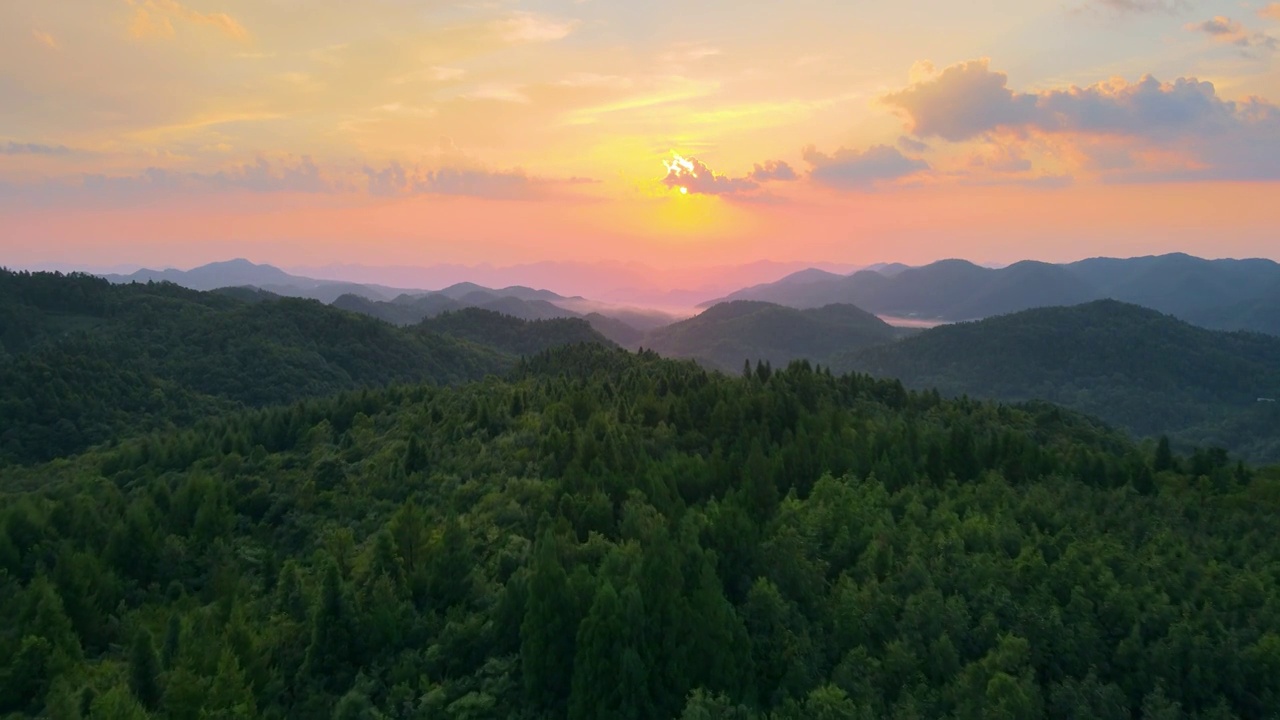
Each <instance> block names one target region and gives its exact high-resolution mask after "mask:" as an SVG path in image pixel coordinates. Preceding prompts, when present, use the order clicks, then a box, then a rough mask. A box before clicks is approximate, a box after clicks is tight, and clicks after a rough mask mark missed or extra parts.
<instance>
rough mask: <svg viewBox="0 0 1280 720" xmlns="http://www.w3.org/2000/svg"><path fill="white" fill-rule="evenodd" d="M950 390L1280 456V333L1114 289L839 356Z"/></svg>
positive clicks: (1255, 456) (1250, 454)
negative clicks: (1121, 295)
mask: <svg viewBox="0 0 1280 720" xmlns="http://www.w3.org/2000/svg"><path fill="white" fill-rule="evenodd" d="M833 365H834V367H836V368H837V369H841V370H857V371H861V372H868V373H872V374H875V375H879V376H883V377H894V378H898V379H900V380H902V382H903V383H904V384H906V385H907V386H908V387H913V388H917V389H932V388H936V389H938V390H939V391H941V392H942V393H943V394H944V395H957V396H958V395H965V394H967V395H970V396H974V397H984V398H997V399H1001V400H1029V399H1040V400H1047V401H1050V402H1054V403H1058V404H1061V405H1064V406H1066V407H1069V408H1073V409H1075V410H1079V411H1081V412H1086V413H1089V414H1091V415H1096V416H1097V417H1100V418H1102V419H1104V420H1106V421H1108V422H1110V423H1113V424H1115V425H1117V426H1119V427H1121V428H1124V429H1126V430H1128V431H1130V432H1132V433H1133V434H1134V435H1136V436H1138V437H1148V436H1159V435H1161V434H1167V435H1168V436H1170V437H1171V438H1172V439H1173V440H1174V443H1175V446H1180V447H1183V448H1190V447H1193V446H1217V447H1223V448H1226V449H1228V450H1230V451H1232V452H1233V453H1235V454H1237V455H1240V456H1242V457H1244V458H1246V459H1251V460H1254V461H1257V462H1269V463H1274V462H1280V403H1275V402H1258V398H1273V399H1280V337H1275V336H1272V335H1265V334H1261V333H1248V332H1231V333H1229V332H1221V331H1212V330H1205V329H1204V328H1199V327H1195V326H1193V325H1190V324H1187V323H1185V322H1182V321H1180V320H1177V319H1176V318H1173V317H1170V316H1168V315H1162V314H1160V313H1158V312H1156V311H1154V310H1148V309H1146V308H1142V307H1138V306H1136V305H1129V304H1126V303H1120V302H1116V301H1110V300H1102V301H1097V302H1092V303H1086V304H1083V305H1077V306H1074V307H1055V308H1040V309H1036V310H1027V311H1024V312H1020V313H1014V314H1012V315H1005V316H1001V317H995V318H989V319H987V320H982V321H978V322H973V323H959V324H955V325H946V326H941V327H937V328H933V329H931V330H928V331H926V332H923V333H920V334H919V335H917V336H915V337H912V338H908V339H906V340H903V341H901V342H898V343H894V344H890V345H882V346H879V347H873V348H870V349H866V350H863V351H859V352H852V353H848V354H845V355H844V356H842V357H840V358H837V359H835V360H834V361H833Z"/></svg>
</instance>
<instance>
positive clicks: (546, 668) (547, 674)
mask: <svg viewBox="0 0 1280 720" xmlns="http://www.w3.org/2000/svg"><path fill="white" fill-rule="evenodd" d="M574 613H575V602H574V599H573V597H572V595H571V594H570V593H569V577H568V575H567V574H566V573H565V571H564V566H563V565H562V564H561V562H560V554H559V543H558V542H557V540H556V536H555V534H554V533H553V532H552V530H551V529H550V528H547V529H545V530H544V531H543V533H542V536H541V537H540V538H539V539H538V542H537V544H536V545H535V547H534V551H533V570H532V575H531V576H530V578H529V596H528V602H527V606H526V610H525V616H524V622H523V623H522V624H521V625H520V663H521V666H522V667H523V669H524V686H525V692H526V694H527V696H528V698H529V700H530V702H532V703H533V704H534V706H535V707H536V708H537V709H539V710H540V711H542V712H545V713H548V714H550V715H552V716H558V717H563V716H564V713H565V700H566V698H568V697H569V692H570V689H571V686H572V678H573V659H574V645H575V640H576V635H577V625H578V623H577V618H576V617H575V616H574Z"/></svg>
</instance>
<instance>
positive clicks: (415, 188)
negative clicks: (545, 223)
mask: <svg viewBox="0 0 1280 720" xmlns="http://www.w3.org/2000/svg"><path fill="white" fill-rule="evenodd" d="M363 173H364V176H365V189H366V191H367V192H368V193H369V194H370V195H374V196H376V197H405V196H411V195H459V196H467V197H478V198H489V199H494V200H533V199H537V198H539V197H541V196H543V195H544V194H545V192H546V191H547V190H548V189H550V188H553V187H554V186H556V185H580V184H587V183H594V182H596V181H594V180H592V179H589V178H581V177H573V178H569V179H567V180H557V179H553V178H540V177H532V176H529V175H527V174H526V173H525V172H524V171H523V170H518V169H517V170H485V169H481V168H461V167H442V168H422V167H417V166H412V167H406V166H404V165H402V164H401V163H398V162H392V163H390V164H389V165H387V166H385V167H381V168H378V167H372V166H365V167H364V168H363Z"/></svg>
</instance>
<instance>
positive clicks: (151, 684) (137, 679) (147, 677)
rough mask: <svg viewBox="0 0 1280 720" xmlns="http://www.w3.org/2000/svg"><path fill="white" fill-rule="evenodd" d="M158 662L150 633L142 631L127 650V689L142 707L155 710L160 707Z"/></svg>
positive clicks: (135, 636)
mask: <svg viewBox="0 0 1280 720" xmlns="http://www.w3.org/2000/svg"><path fill="white" fill-rule="evenodd" d="M159 676H160V662H159V661H158V660H157V659H156V648H155V645H154V643H153V642H152V640H151V633H150V632H148V631H147V630H145V629H143V630H141V631H140V632H138V633H137V634H136V635H134V637H133V646H132V647H131V648H130V650H129V689H130V690H132V691H133V696H134V697H136V698H138V702H140V703H142V706H143V707H145V708H147V709H149V710H155V709H156V708H157V707H159V705H160V679H159Z"/></svg>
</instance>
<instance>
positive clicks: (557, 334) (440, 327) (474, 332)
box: [418, 308, 613, 355]
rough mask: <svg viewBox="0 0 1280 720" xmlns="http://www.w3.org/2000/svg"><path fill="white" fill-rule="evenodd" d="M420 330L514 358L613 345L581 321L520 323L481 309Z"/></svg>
mask: <svg viewBox="0 0 1280 720" xmlns="http://www.w3.org/2000/svg"><path fill="white" fill-rule="evenodd" d="M418 330H419V331H422V332H428V333H437V334H440V335H446V336H448V337H452V338H457V339H459V340H466V341H468V342H472V343H476V344H478V345H483V346H486V347H490V348H494V349H495V350H499V351H502V352H505V353H508V354H511V355H536V354H538V353H540V352H543V351H545V350H550V349H551V348H555V347H560V346H561V345H573V344H576V343H598V344H600V345H613V342H612V341H610V340H608V339H607V338H605V337H604V336H603V335H601V334H600V333H598V332H596V331H595V330H594V329H593V328H592V327H591V324H590V323H588V322H587V321H586V320H583V319H581V318H554V319H547V320H521V319H520V318H517V317H513V316H511V315H503V314H500V313H497V312H494V311H493V310H483V309H481V308H464V309H462V310H457V311H454V312H446V313H444V314H441V315H438V316H436V317H434V318H431V319H429V320H424V321H422V323H420V324H419V325H418Z"/></svg>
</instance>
